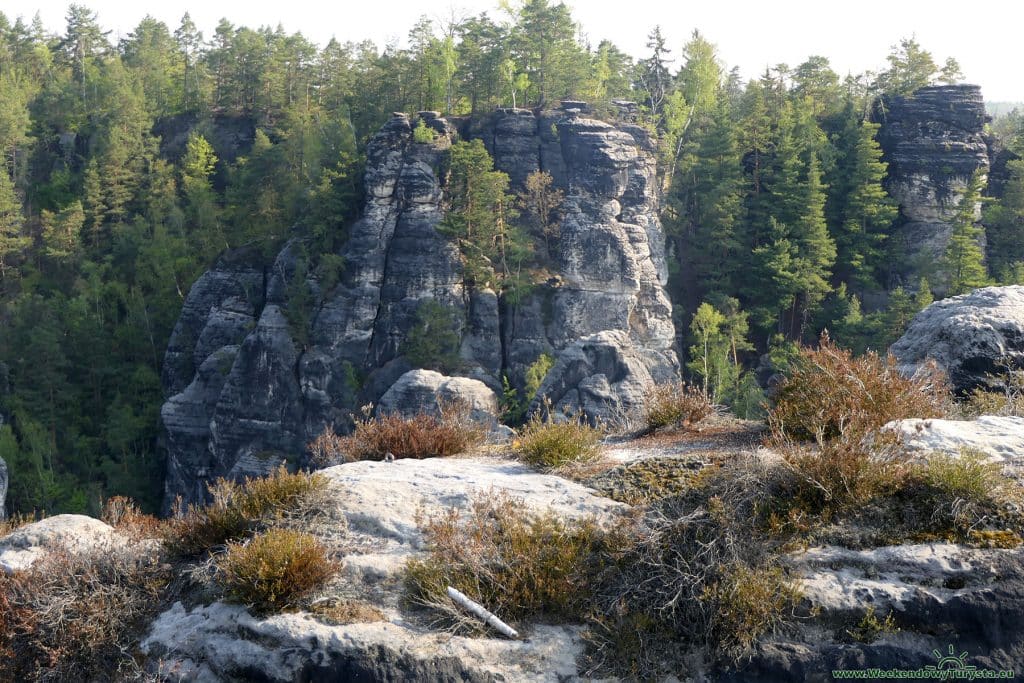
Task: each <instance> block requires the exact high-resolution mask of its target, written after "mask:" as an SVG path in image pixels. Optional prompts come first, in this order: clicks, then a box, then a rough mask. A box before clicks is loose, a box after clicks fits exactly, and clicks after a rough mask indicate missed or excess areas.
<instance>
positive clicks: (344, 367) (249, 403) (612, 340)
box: [162, 110, 679, 504]
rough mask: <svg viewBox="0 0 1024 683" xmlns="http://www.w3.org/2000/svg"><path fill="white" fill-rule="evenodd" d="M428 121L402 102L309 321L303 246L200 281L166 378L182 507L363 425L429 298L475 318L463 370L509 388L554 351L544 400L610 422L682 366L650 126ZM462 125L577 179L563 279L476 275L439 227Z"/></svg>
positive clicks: (169, 486) (501, 155) (511, 163)
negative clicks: (482, 283) (299, 273)
mask: <svg viewBox="0 0 1024 683" xmlns="http://www.w3.org/2000/svg"><path fill="white" fill-rule="evenodd" d="M420 118H421V119H422V120H424V122H425V123H426V124H427V125H428V126H430V127H431V128H432V129H433V130H434V131H435V132H436V133H437V136H436V139H435V141H434V142H433V143H429V144H425V143H416V142H415V141H414V140H413V134H412V130H413V126H412V122H411V121H410V119H409V118H408V117H407V116H405V115H401V114H396V115H395V116H394V117H393V118H392V119H391V120H390V121H389V122H388V123H387V124H386V125H385V126H384V127H383V128H382V129H381V130H380V132H379V133H378V134H377V135H376V136H375V137H374V138H373V140H372V141H371V142H370V144H369V146H368V148H367V168H366V176H365V189H366V206H365V209H364V212H363V216H362V218H361V219H360V220H359V221H358V222H357V223H356V224H355V225H354V226H353V227H352V228H351V230H350V236H349V239H348V241H347V243H346V245H345V247H344V249H343V252H342V256H343V257H344V259H345V272H344V275H343V277H342V281H341V282H340V283H339V284H338V285H337V286H336V287H334V288H333V289H331V290H330V291H322V288H321V285H320V283H319V282H318V281H317V280H316V279H315V277H310V278H309V279H308V280H307V284H308V285H309V288H310V290H311V291H312V292H313V293H314V299H315V301H314V305H313V310H312V312H311V314H310V316H309V319H310V320H311V322H310V323H309V325H308V328H304V329H297V328H296V326H295V322H294V321H293V322H291V323H290V322H289V318H288V315H287V306H288V301H287V294H286V292H287V289H288V286H289V283H291V282H292V281H293V279H294V273H295V272H296V263H297V259H298V258H299V257H298V255H297V252H298V247H297V245H295V244H289V245H288V246H286V247H285V249H283V250H282V252H281V253H280V254H279V255H278V257H277V259H276V260H275V262H274V264H273V266H271V267H269V268H267V267H263V266H261V265H259V263H258V259H256V258H255V257H254V255H252V254H250V253H248V252H237V253H230V254H225V255H224V256H223V257H222V258H221V259H220V261H219V262H218V263H217V264H216V266H215V267H214V268H213V269H212V270H211V271H209V272H207V273H206V274H204V275H203V277H202V278H200V280H199V281H198V282H197V283H196V284H195V285H194V286H193V288H192V291H191V292H190V293H189V296H188V298H187V301H186V303H185V307H184V310H183V312H182V316H181V319H180V320H179V322H178V324H177V326H176V328H175V330H174V334H173V336H172V339H171V343H170V346H169V348H168V352H167V362H166V370H165V373H164V377H163V382H164V388H165V390H166V392H167V395H168V397H169V398H168V399H167V402H166V403H165V404H164V407H163V410H162V417H163V422H164V426H165V428H166V443H167V448H168V477H167V483H166V501H167V502H168V504H169V503H170V502H171V501H173V499H174V498H175V496H178V495H181V496H182V497H183V499H184V500H185V501H186V502H189V501H196V500H200V499H202V497H203V496H204V491H205V487H206V484H207V482H209V481H210V480H211V479H212V478H216V477H219V476H235V477H239V476H243V475H246V474H256V473H260V472H266V471H267V470H268V469H269V468H271V467H273V466H276V464H277V463H279V462H280V461H281V460H283V459H294V458H295V457H300V456H301V454H302V453H303V451H304V444H305V443H307V442H308V441H310V440H311V439H312V438H314V437H315V436H316V435H317V434H318V433H319V432H320V431H322V430H323V428H324V427H325V426H326V425H334V426H335V428H336V429H339V430H344V429H345V428H347V426H348V425H349V424H350V417H349V416H350V413H351V412H352V411H353V410H354V409H355V408H357V407H358V406H360V405H363V404H365V403H367V402H377V401H379V399H380V398H381V396H382V395H384V394H385V392H386V391H387V390H388V389H389V388H390V387H391V386H392V385H393V384H394V383H395V382H396V381H397V380H398V379H399V378H400V377H401V376H402V375H404V374H405V373H406V372H408V371H409V370H410V369H412V366H411V365H410V364H409V362H408V361H407V360H406V359H405V358H403V357H402V354H401V351H402V348H403V342H404V341H405V340H406V338H407V336H408V334H409V332H410V330H411V329H412V328H413V327H414V326H415V325H416V314H417V310H418V308H419V307H420V305H421V303H422V302H423V301H425V300H433V301H436V302H437V303H439V304H441V305H443V306H445V307H447V308H449V309H452V310H454V311H456V312H457V313H458V316H457V318H458V321H459V322H458V324H459V328H460V329H459V333H460V337H461V349H460V356H461V359H462V369H461V370H460V372H459V373H458V374H461V375H464V376H466V377H471V378H473V379H476V380H479V381H481V382H483V383H484V384H486V385H487V386H489V387H490V388H491V389H492V390H494V391H500V390H501V387H502V376H503V375H505V376H507V377H508V378H509V379H510V381H511V383H512V384H513V385H514V386H516V387H519V388H520V389H521V388H522V386H523V385H524V382H525V373H526V370H527V368H528V367H529V365H530V364H531V363H533V362H534V361H536V360H537V358H538V357H539V356H540V355H541V354H542V353H549V354H552V355H553V356H555V357H556V359H558V362H557V363H556V364H555V367H554V368H553V370H552V371H551V372H550V373H549V376H548V378H547V379H546V380H545V382H544V384H543V386H542V388H541V392H540V396H541V397H547V398H549V399H550V400H551V401H552V403H554V404H556V405H558V406H560V407H561V408H563V409H565V410H576V409H582V410H584V411H586V412H587V413H588V415H589V416H590V417H591V418H595V419H596V418H599V417H608V416H609V415H612V414H617V413H618V411H621V410H623V409H628V408H630V407H632V406H634V405H635V404H636V403H637V401H638V398H639V396H640V394H641V393H642V391H643V388H644V387H645V386H647V385H648V384H649V383H650V382H651V381H663V380H667V379H669V378H672V377H677V376H678V372H679V370H678V361H677V359H676V355H675V352H674V350H673V343H674V338H675V330H674V328H673V324H672V319H671V305H670V303H669V300H668V298H667V296H666V294H665V292H664V289H663V285H664V283H665V281H666V278H667V269H666V266H665V258H664V236H663V234H662V230H661V225H660V223H659V221H658V218H657V207H658V196H657V189H656V182H655V172H656V170H655V157H654V154H653V152H654V147H653V143H652V141H651V140H650V139H649V138H648V136H647V135H646V133H645V132H644V131H643V130H642V129H640V128H637V127H635V126H631V125H628V124H620V125H613V124H609V123H604V122H601V121H597V120H592V119H586V118H580V117H579V116H578V114H577V113H575V112H554V113H544V114H540V115H537V114H535V113H534V112H532V111H527V110H499V111H497V112H495V113H494V114H493V115H491V116H490V117H487V118H486V119H484V120H460V121H453V122H449V121H447V120H445V119H443V118H441V117H439V116H438V115H437V114H435V113H431V112H424V113H422V114H420ZM459 137H463V138H470V137H478V138H480V139H482V140H483V141H484V143H485V145H486V146H487V147H488V149H489V150H490V152H491V153H492V156H493V157H494V160H495V165H496V166H497V168H498V169H500V170H502V171H505V172H507V173H508V174H509V176H510V178H511V179H512V183H513V189H516V188H518V187H521V185H522V183H523V182H524V181H525V179H526V177H527V176H528V175H529V174H530V173H531V172H533V171H536V170H546V171H548V172H549V173H551V175H552V177H553V178H554V181H555V184H556V185H557V186H558V187H560V188H561V189H562V190H563V191H564V192H565V202H564V204H563V216H564V217H563V219H562V222H561V225H560V238H559V245H560V246H559V248H558V250H557V253H556V254H554V255H553V256H554V261H555V268H554V270H555V271H556V272H555V274H554V277H552V278H551V279H550V280H549V281H548V282H547V283H546V284H544V285H542V286H539V287H538V288H537V289H536V291H535V293H534V294H532V295H531V296H530V297H529V298H527V299H525V300H523V301H520V302H519V303H518V304H516V305H511V304H510V303H509V302H506V301H504V300H501V299H500V298H499V297H498V296H497V295H496V294H495V293H494V292H492V291H490V290H486V289H484V290H474V289H472V288H470V287H467V286H466V285H465V283H464V281H463V276H462V267H461V261H460V257H459V253H458V250H457V249H456V247H455V246H454V245H453V244H452V242H451V241H450V240H449V239H448V238H446V237H444V236H443V235H441V234H440V233H438V232H437V230H436V227H437V225H438V223H439V222H440V220H441V219H442V217H443V215H444V210H445V203H446V198H445V193H444V191H445V187H444V182H445V175H444V164H445V158H446V151H447V149H448V148H449V147H450V145H451V144H452V142H453V141H455V140H457V139H459ZM299 340H302V341H301V342H300V341H299ZM581 345H582V346H581Z"/></svg>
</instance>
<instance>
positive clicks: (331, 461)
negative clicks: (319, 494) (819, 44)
mask: <svg viewBox="0 0 1024 683" xmlns="http://www.w3.org/2000/svg"><path fill="white" fill-rule="evenodd" d="M347 444H348V441H346V437H344V436H341V435H340V434H338V433H337V432H335V431H334V427H333V426H331V425H327V426H326V427H325V428H324V431H322V432H320V435H319V436H317V437H316V438H315V439H313V440H312V441H310V442H309V444H307V446H306V448H308V449H309V455H310V458H311V460H312V462H313V464H314V465H315V466H316V467H319V468H324V467H332V466H334V465H340V464H342V463H345V462H351V460H352V458H350V457H348V455H347V453H346V451H345V448H346V446H347Z"/></svg>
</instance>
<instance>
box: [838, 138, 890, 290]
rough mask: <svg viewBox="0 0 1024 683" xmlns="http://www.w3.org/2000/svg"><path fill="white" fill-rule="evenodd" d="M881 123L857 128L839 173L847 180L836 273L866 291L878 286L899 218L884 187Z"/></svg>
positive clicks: (884, 166)
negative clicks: (890, 235)
mask: <svg viewBox="0 0 1024 683" xmlns="http://www.w3.org/2000/svg"><path fill="white" fill-rule="evenodd" d="M878 127H879V126H878V124H876V123H870V122H867V121H865V122H863V123H861V124H860V125H859V126H857V128H856V143H855V145H854V146H853V147H852V149H850V152H849V153H850V158H848V159H844V160H843V161H842V163H841V164H840V170H839V171H838V172H837V175H841V176H843V178H844V180H845V188H844V189H845V190H846V192H845V196H844V197H843V198H842V200H841V201H842V210H841V212H840V215H839V216H837V219H838V230H837V231H836V248H837V251H838V258H837V261H836V263H837V272H836V276H837V277H838V278H839V279H841V280H845V281H848V282H850V283H851V284H854V285H855V286H856V287H858V288H860V289H862V290H864V289H871V288H875V287H878V285H879V277H878V276H879V273H880V271H881V270H882V267H883V265H884V252H883V249H882V245H883V244H884V242H885V238H886V236H887V234H888V232H889V230H890V228H891V227H892V223H893V221H894V220H895V219H896V215H897V213H898V209H897V207H896V203H895V201H893V199H892V198H891V197H890V196H889V195H888V193H887V192H886V191H885V188H883V187H882V180H883V179H884V178H885V174H886V168H887V164H886V163H885V162H883V161H882V149H881V147H880V146H879V144H878V142H877V141H876V139H875V136H876V135H877V132H878Z"/></svg>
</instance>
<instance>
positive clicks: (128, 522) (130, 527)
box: [100, 496, 166, 541]
mask: <svg viewBox="0 0 1024 683" xmlns="http://www.w3.org/2000/svg"><path fill="white" fill-rule="evenodd" d="M100 519H102V520H103V521H104V522H106V523H107V524H109V525H110V526H112V527H114V528H115V529H117V530H118V531H120V532H121V533H122V534H124V535H125V536H128V537H129V538H131V539H133V540H136V541H139V540H143V539H147V538H160V537H162V536H163V535H164V534H165V533H166V532H165V528H164V523H163V522H162V521H161V520H159V519H157V518H156V517H154V516H153V515H147V514H145V513H144V512H142V511H141V510H139V507H138V505H136V504H135V501H133V500H132V499H131V498H126V497H125V496H113V497H112V498H108V499H107V501H106V503H104V504H103V512H102V513H101V515H100Z"/></svg>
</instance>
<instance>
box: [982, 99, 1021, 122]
mask: <svg viewBox="0 0 1024 683" xmlns="http://www.w3.org/2000/svg"><path fill="white" fill-rule="evenodd" d="M1014 109H1019V110H1020V111H1024V102H986V103H985V111H987V112H988V114H989V116H991V117H992V118H994V119H998V118H999V117H1001V116H1006V115H1007V114H1009V113H1010V112H1012V111H1013V110H1014Z"/></svg>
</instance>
